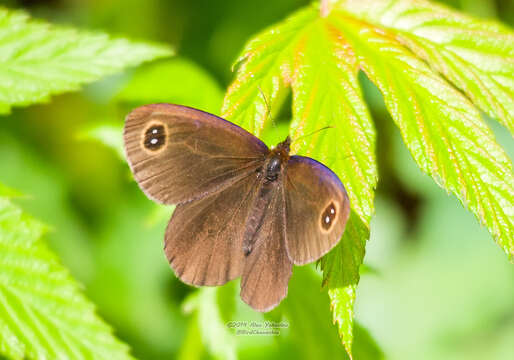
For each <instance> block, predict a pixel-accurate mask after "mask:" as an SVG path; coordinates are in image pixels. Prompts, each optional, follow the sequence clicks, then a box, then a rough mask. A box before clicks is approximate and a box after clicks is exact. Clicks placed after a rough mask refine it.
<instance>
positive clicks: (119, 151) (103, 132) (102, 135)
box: [77, 123, 125, 161]
mask: <svg viewBox="0 0 514 360" xmlns="http://www.w3.org/2000/svg"><path fill="white" fill-rule="evenodd" d="M122 134H123V127H122V126H121V125H109V124H107V123H105V124H97V125H94V126H91V127H88V128H86V129H84V130H82V131H80V132H79V133H78V136H77V137H78V139H79V140H94V141H98V142H100V143H101V144H104V145H105V146H107V147H108V148H109V149H111V150H113V151H114V152H115V153H116V155H118V157H119V158H120V159H121V160H123V161H124V160H125V152H124V150H123V136H122Z"/></svg>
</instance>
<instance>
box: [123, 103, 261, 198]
mask: <svg viewBox="0 0 514 360" xmlns="http://www.w3.org/2000/svg"><path fill="white" fill-rule="evenodd" d="M123 137H124V141H125V151H126V155H127V159H128V162H129V165H130V168H131V170H132V173H133V174H134V177H135V179H136V181H137V183H138V184H139V186H140V187H141V189H142V190H143V191H144V192H145V194H146V195H147V196H148V197H150V198H151V199H153V200H155V201H158V202H161V203H165V204H179V203H183V202H186V201H190V200H193V199H197V198H201V197H203V196H205V195H206V194H209V193H211V192H214V191H217V190H220V189H223V188H226V187H227V186H229V185H230V184H232V183H233V182H236V181H238V180H239V179H241V178H242V177H244V176H246V174H247V173H248V172H253V171H255V169H256V168H257V167H258V166H259V165H260V164H261V162H262V161H263V159H264V157H265V156H266V154H267V153H268V151H269V150H268V148H267V146H266V145H265V144H264V143H263V142H262V141H261V140H259V139H258V138H257V137H255V136H253V135H252V134H250V133H249V132H247V131H245V130H244V129H242V128H240V127H238V126H236V125H234V124H232V123H230V122H228V121H226V120H224V119H222V118H219V117H217V116H214V115H211V114H208V113H205V112H203V111H200V110H196V109H192V108H188V107H185V106H180V105H172V104H152V105H145V106H141V107H139V108H137V109H135V110H133V111H132V112H131V113H130V114H129V115H128V116H127V118H126V120H125V128H124V135H123Z"/></svg>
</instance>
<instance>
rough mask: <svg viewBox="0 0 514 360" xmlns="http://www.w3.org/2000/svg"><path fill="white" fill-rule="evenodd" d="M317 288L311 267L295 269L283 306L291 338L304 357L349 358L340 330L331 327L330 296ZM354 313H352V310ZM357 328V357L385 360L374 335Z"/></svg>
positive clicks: (355, 346)
mask: <svg viewBox="0 0 514 360" xmlns="http://www.w3.org/2000/svg"><path fill="white" fill-rule="evenodd" d="M318 289H319V275H318V274H317V273H316V272H315V271H313V267H312V266H303V267H295V268H294V273H293V276H292V278H291V281H290V283H289V292H288V293H289V295H288V297H287V299H286V300H284V302H283V305H281V306H280V309H281V310H282V312H283V313H284V314H285V315H286V317H287V319H288V322H289V330H290V334H291V338H292V340H293V341H294V343H295V345H296V346H297V347H299V348H300V349H301V350H300V354H301V358H305V359H314V358H319V359H341V358H347V356H345V353H344V349H343V348H342V347H341V346H340V340H339V338H338V336H337V331H336V329H334V327H333V326H332V325H331V324H330V317H331V314H330V309H329V301H328V299H327V296H326V295H325V293H324V292H320V291H319V290H318ZM331 301H332V300H331ZM351 312H352V313H353V310H351ZM352 317H353V316H352ZM352 322H353V319H352ZM355 325H356V326H355V336H354V338H353V337H352V341H353V340H354V339H355V341H353V342H354V346H353V348H354V353H355V358H356V359H358V360H366V359H369V360H371V359H373V360H378V359H382V358H383V354H382V352H381V350H380V349H379V347H378V345H377V344H376V342H375V341H374V340H373V338H372V337H371V335H370V334H369V333H368V332H367V331H366V330H365V329H364V328H363V327H362V326H359V324H358V323H356V324H355ZM352 333H353V330H352ZM321 344H322V345H321ZM350 358H351V356H350Z"/></svg>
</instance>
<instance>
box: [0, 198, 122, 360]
mask: <svg viewBox="0 0 514 360" xmlns="http://www.w3.org/2000/svg"><path fill="white" fill-rule="evenodd" d="M44 229H45V228H44V226H43V225H42V224H41V223H39V222H37V221H36V220H34V219H32V218H31V217H30V216H28V215H26V214H24V213H23V212H22V211H21V210H20V209H19V208H18V207H17V206H15V205H13V204H12V203H11V202H10V201H9V200H7V199H5V198H0V252H1V254H2V256H1V257H0V354H2V355H5V356H7V357H9V358H11V359H25V358H27V359H66V358H69V359H79V358H95V359H130V358H131V356H130V355H129V351H128V348H127V346H126V345H124V344H122V343H121V342H119V341H118V340H117V339H116V338H115V337H114V336H113V335H112V329H111V328H110V327H109V326H108V325H106V324H105V323H104V322H103V321H102V320H100V318H99V317H98V316H97V315H96V314H95V309H94V306H93V305H92V304H91V303H90V302H89V301H88V300H87V299H86V298H85V297H84V296H83V295H82V293H81V291H80V288H79V285H78V284H77V283H76V282H75V281H74V280H73V279H72V278H71V277H70V275H69V273H68V272H67V271H66V270H65V269H64V268H63V267H62V265H61V264H60V263H59V261H58V260H57V258H56V256H55V255H54V254H53V253H52V252H50V251H49V250H48V248H47V247H46V245H45V244H44V242H43V241H42V240H41V236H42V234H43V232H44Z"/></svg>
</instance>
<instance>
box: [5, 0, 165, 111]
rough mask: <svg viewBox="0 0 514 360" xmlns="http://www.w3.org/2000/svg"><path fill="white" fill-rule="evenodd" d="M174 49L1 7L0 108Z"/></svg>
mask: <svg viewBox="0 0 514 360" xmlns="http://www.w3.org/2000/svg"><path fill="white" fill-rule="evenodd" d="M171 54H172V51H171V49H170V48H169V47H166V46H161V45H151V44H145V43H136V42H130V41H128V40H125V39H111V38H110V37H109V36H108V35H106V34H101V33H90V32H85V31H77V30H75V29H71V28H65V27H61V26H53V25H50V24H48V23H45V22H41V21H35V20H31V19H30V18H29V17H28V16H27V15H26V14H25V13H23V12H20V11H12V10H7V9H3V8H0V113H6V112H8V111H9V110H10V108H11V106H21V105H28V104H32V103H37V102H42V101H46V100H48V98H49V96H50V95H52V94H57V93H62V92H65V91H71V90H77V89H78V88H79V86H80V85H81V84H85V83H88V82H92V81H94V80H97V79H99V78H100V77H102V76H105V75H108V74H112V73H114V72H116V71H119V70H121V69H123V68H125V67H128V66H134V65H137V64H140V63H141V62H143V61H148V60H152V59H156V58H159V57H164V56H169V55H171Z"/></svg>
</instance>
